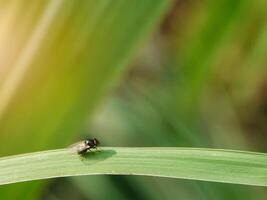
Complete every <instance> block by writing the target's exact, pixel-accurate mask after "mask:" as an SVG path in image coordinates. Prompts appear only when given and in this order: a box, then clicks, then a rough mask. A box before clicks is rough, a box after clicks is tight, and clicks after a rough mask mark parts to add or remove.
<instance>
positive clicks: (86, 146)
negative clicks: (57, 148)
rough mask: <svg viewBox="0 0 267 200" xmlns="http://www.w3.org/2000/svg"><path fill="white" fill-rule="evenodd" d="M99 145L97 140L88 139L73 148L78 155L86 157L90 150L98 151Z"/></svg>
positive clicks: (72, 146)
mask: <svg viewBox="0 0 267 200" xmlns="http://www.w3.org/2000/svg"><path fill="white" fill-rule="evenodd" d="M99 144H100V143H99V141H98V140H97V139H96V138H93V139H86V140H83V141H81V142H78V143H75V144H73V145H71V148H74V149H75V150H76V152H77V153H78V154H80V155H84V154H85V153H86V152H87V151H90V149H96V148H97V146H98V145H99Z"/></svg>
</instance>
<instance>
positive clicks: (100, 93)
mask: <svg viewBox="0 0 267 200" xmlns="http://www.w3.org/2000/svg"><path fill="white" fill-rule="evenodd" d="M266 8H267V1H266V0H255V1H249V0H235V1H232V0H217V1H212V0H187V1H185V0H178V1H176V0H174V1H167V0H144V1H137V0H135V1H125V0H89V1H82V0H78V1H66V0H50V1H48V0H47V1H19V0H11V1H7V0H1V1H0V156H7V155H13V154H19V153H26V152H32V151H41V150H46V149H53V148H64V147H66V146H68V145H69V144H71V143H74V142H76V141H78V140H81V139H84V138H87V137H89V138H90V137H96V138H98V139H99V140H100V142H101V145H102V146H130V147H134V146H140V147H141V146H175V147H179V146H186V147H209V148H226V149H237V150H239V149H240V150H250V151H260V152H267V144H266V141H267V56H266V55H267V15H266ZM266 195H267V189H265V188H263V187H252V186H241V185H233V184H222V183H209V182H201V181H191V180H179V179H169V178H155V177H142V176H85V177H74V178H59V179H52V180H48V181H34V182H30V183H18V184H12V185H7V186H1V187H0V199H42V200H59V199H67V200H68V199H77V200H84V199H96V200H98V199H99V200H101V199H161V200H162V199H188V200H191V199H192V200H193V199H198V200H202V199H203V200H204V199H212V200H214V199H219V200H220V199H221V200H223V199H230V200H231V199H240V200H241V199H242V200H249V199H253V200H258V199H259V200H265V199H266Z"/></svg>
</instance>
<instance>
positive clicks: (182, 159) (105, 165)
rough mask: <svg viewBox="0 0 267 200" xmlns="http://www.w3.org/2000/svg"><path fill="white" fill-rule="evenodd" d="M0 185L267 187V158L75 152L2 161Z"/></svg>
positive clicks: (184, 151)
mask: <svg viewBox="0 0 267 200" xmlns="http://www.w3.org/2000/svg"><path fill="white" fill-rule="evenodd" d="M0 169H1V170H0V184H9V183H15V182H22V181H30V180H37V179H47V178H53V177H66V176H79V175H95V174H125V175H148V176H161V177H172V178H184V179H196V180H206V181H216V182H226V183H237V184H246V185H258V186H267V155H266V154H263V153H262V154H261V153H253V152H242V151H230V150H212V149H194V148H153V147H152V148H112V147H109V148H108V147H107V148H103V149H101V150H100V151H94V152H88V153H87V154H86V155H85V156H80V155H78V154H77V153H76V152H73V151H72V150H70V149H59V150H54V151H43V152H37V153H31V154H23V155H18V156H11V157H4V158H2V159H0Z"/></svg>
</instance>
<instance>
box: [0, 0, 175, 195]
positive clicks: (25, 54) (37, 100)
mask: <svg viewBox="0 0 267 200" xmlns="http://www.w3.org/2000/svg"><path fill="white" fill-rule="evenodd" d="M169 3H170V1H164V0H156V1H155V0H145V1H142V2H139V1H124V0H116V1H110V0H103V1H99V0H90V1H63V0H51V1H45V2H41V1H33V2H32V3H27V4H26V3H25V2H24V1H11V2H9V1H1V2H0V5H1V11H2V12H1V19H0V20H1V23H0V41H4V42H5V43H4V44H8V45H3V46H1V47H0V52H1V58H3V59H1V63H0V66H1V76H0V78H1V81H0V98H1V102H0V133H1V136H0V137H1V140H0V142H1V145H0V153H1V155H10V154H14V153H18V152H19V153H21V152H29V151H34V150H40V149H44V148H51V147H58V145H62V144H63V145H64V144H67V143H69V141H70V140H72V139H73V138H74V137H75V135H77V134H78V133H79V132H80V131H81V130H82V129H83V125H84V123H85V120H86V118H87V116H88V113H91V112H92V111H93V110H94V108H95V106H96V105H97V103H99V100H100V99H101V97H103V96H104V95H105V94H106V93H107V91H108V90H110V89H111V88H112V87H113V86H114V85H115V83H116V82H118V81H119V80H120V75H121V74H122V72H123V71H124V69H125V67H126V64H127V62H128V60H129V58H130V57H131V56H132V55H133V53H134V51H135V49H136V48H137V47H138V46H139V45H140V42H141V41H142V40H143V39H144V37H145V36H146V35H147V33H148V31H149V30H151V27H152V25H154V24H155V23H156V22H157V20H158V19H159V17H160V16H161V15H162V14H163V12H164V11H165V10H166V8H167V7H168V5H169ZM25 10H27V12H25ZM10 147H12V148H10ZM39 184H40V183H39ZM26 188H27V189H26ZM31 191H32V192H34V193H35V194H36V187H33V186H32V190H31V189H29V187H28V186H27V184H20V185H13V186H11V187H9V186H8V187H2V188H1V191H0V198H1V199H17V198H20V197H21V196H23V194H25V192H27V193H28V194H29V195H28V196H27V199H30V196H31Z"/></svg>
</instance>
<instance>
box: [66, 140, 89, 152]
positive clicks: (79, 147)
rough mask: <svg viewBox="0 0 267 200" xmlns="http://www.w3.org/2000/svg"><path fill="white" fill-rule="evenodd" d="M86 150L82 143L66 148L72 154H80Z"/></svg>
mask: <svg viewBox="0 0 267 200" xmlns="http://www.w3.org/2000/svg"><path fill="white" fill-rule="evenodd" d="M85 148H86V145H85V143H84V141H80V142H77V143H74V144H72V145H70V146H69V147H68V149H70V150H71V151H72V152H81V151H82V150H84V149H85Z"/></svg>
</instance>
